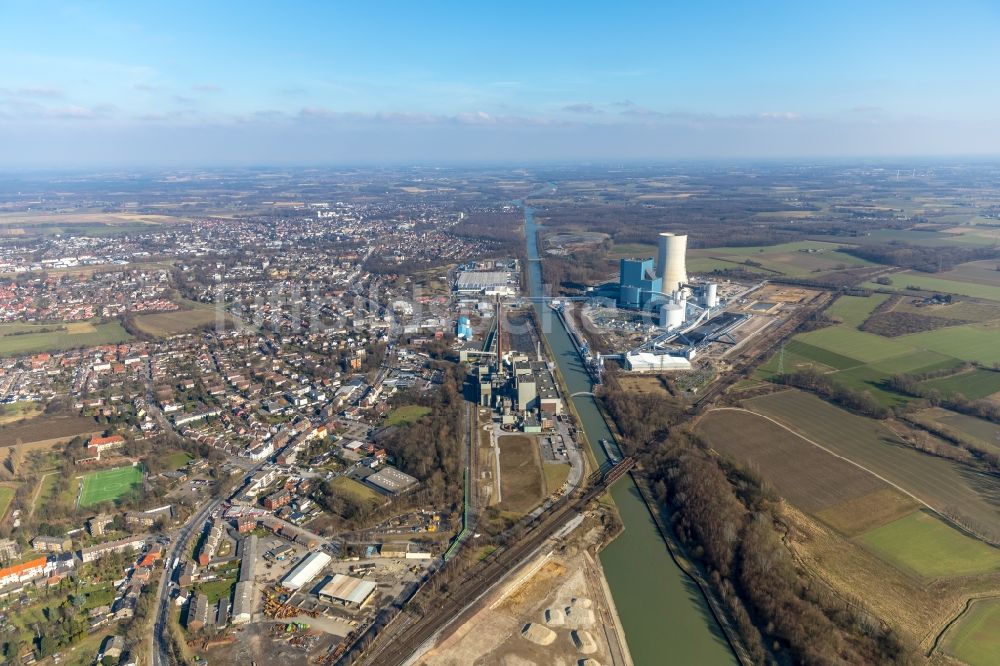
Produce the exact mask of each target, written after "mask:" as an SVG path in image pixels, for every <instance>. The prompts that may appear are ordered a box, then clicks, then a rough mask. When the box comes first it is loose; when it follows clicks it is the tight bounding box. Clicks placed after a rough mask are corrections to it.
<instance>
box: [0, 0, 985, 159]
mask: <svg viewBox="0 0 1000 666" xmlns="http://www.w3.org/2000/svg"><path fill="white" fill-rule="evenodd" d="M0 21H2V27H0V37H2V41H0V59H2V60H3V62H4V63H5V64H6V66H5V67H4V68H3V72H2V73H0V145H2V146H3V150H0V167H2V168H4V169H21V168H61V167H68V168H73V167H78V168H85V167H102V166H107V167H114V166H128V167H142V166H149V167H175V166H196V165H209V164H210V165H218V166H250V165H261V164H273V165H321V164H322V165H328V164H352V163H353V164H404V163H462V164H467V163H470V162H519V163H528V162H560V161H562V162H566V161H570V162H579V161H584V162H588V161H619V160H621V161H641V162H649V161H652V162H655V161H676V160H705V159H708V160H715V159H794V158H806V159H829V158H888V159H891V158H898V157H926V156H937V157H952V156H954V157H958V158H961V157H993V156H996V155H1000V123H997V120H998V118H997V115H998V112H997V109H998V108H1000V91H998V90H997V89H996V87H995V86H992V85H990V83H991V81H992V79H993V78H994V77H995V73H994V72H993V68H994V66H995V64H996V63H997V62H1000V45H998V44H997V42H996V40H995V39H993V35H994V33H995V31H996V28H997V27H998V26H1000V7H997V6H996V5H991V4H989V3H964V4H963V5H961V6H960V7H957V8H956V7H943V6H938V5H936V4H934V3H903V2H892V3H885V4H883V5H880V6H877V7H872V6H868V5H866V4H864V3H859V2H858V3H855V2H851V3H840V4H838V5H836V6H821V7H813V6H800V5H799V4H796V3H775V4H772V5H769V6H767V7H758V6H754V7H749V6H744V5H741V4H735V3H734V4H731V5H725V6H721V7H720V6H713V7H691V6H686V5H681V6H674V7H670V6H663V5H660V4H654V3H629V4H627V5H624V6H621V7H616V8H615V9H614V10H609V9H608V8H607V7H606V6H605V5H602V4H598V3H580V4H577V5H574V7H573V11H563V10H560V9H554V8H546V7H542V8H538V7H534V6H532V5H529V4H527V3H513V4H509V5H505V7H504V13H503V14H498V13H494V12H492V11H491V10H490V9H489V8H484V7H475V6H472V7H469V6H466V5H464V4H457V3H443V4H441V5H434V6H428V7H424V6H419V7H418V6H414V5H410V4H406V3H387V4H382V5H379V6H378V7H374V6H337V5H334V6H329V5H327V4H325V3H310V2H305V3H298V4H296V5H295V6H294V7H291V8H289V7H282V8H278V7H272V6H245V5H242V4H239V3H219V4H212V5H210V6H205V5H203V4H196V3H190V2H182V3H177V4H172V5H170V6H169V7H146V6H136V5H134V4H128V3H122V2H107V3H87V4H68V5H67V4H62V3H46V2H35V3H17V4H14V5H9V4H8V5H6V6H4V7H3V8H0Z"/></svg>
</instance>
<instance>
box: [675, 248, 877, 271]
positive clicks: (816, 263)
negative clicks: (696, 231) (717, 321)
mask: <svg viewBox="0 0 1000 666" xmlns="http://www.w3.org/2000/svg"><path fill="white" fill-rule="evenodd" d="M841 247H843V246H842V245H839V244H835V243H820V242H816V241H800V242H796V243H783V244H781V245H771V246H754V247H715V248H703V249H697V250H691V252H690V256H689V264H688V265H689V268H690V267H691V265H692V264H691V262H702V261H714V262H716V264H715V265H714V266H713V268H716V267H718V268H724V267H725V265H726V263H727V262H726V260H729V261H732V262H733V263H732V264H729V267H731V268H732V267H737V266H740V265H742V264H743V262H744V261H746V260H747V259H749V260H751V261H754V262H757V263H759V264H760V265H761V268H760V269H758V270H766V271H770V272H774V273H780V274H783V275H789V276H796V277H805V276H809V275H815V274H817V273H824V272H829V271H833V270H838V269H842V268H855V267H859V266H871V265H873V264H872V263H871V262H868V261H866V260H864V259H860V258H858V257H854V256H851V255H849V254H846V253H844V252H840V251H839V248H841ZM696 265H697V264H696ZM690 270H692V271H698V270H701V271H704V270H706V269H705V268H703V267H702V265H699V268H690ZM708 270H711V269H708Z"/></svg>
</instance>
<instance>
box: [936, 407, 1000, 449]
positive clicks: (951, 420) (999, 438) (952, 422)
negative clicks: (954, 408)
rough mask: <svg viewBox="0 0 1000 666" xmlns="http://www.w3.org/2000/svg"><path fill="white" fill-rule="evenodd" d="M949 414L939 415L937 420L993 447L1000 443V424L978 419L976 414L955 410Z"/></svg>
mask: <svg viewBox="0 0 1000 666" xmlns="http://www.w3.org/2000/svg"><path fill="white" fill-rule="evenodd" d="M947 414H948V415H947V416H941V417H939V418H938V419H937V421H939V422H940V423H943V424H944V425H946V426H949V427H951V428H954V429H956V430H958V431H959V432H961V433H963V434H965V435H968V436H969V437H972V438H974V439H978V440H979V441H981V442H983V443H984V444H989V445H991V446H993V447H997V446H998V445H1000V425H998V424H996V423H993V422H992V421H987V420H986V419H978V418H976V417H975V416H966V415H965V414H955V413H953V412H947Z"/></svg>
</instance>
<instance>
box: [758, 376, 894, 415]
mask: <svg viewBox="0 0 1000 666" xmlns="http://www.w3.org/2000/svg"><path fill="white" fill-rule="evenodd" d="M774 381H776V382H777V383H779V384H785V385H787V386H794V387H796V388H800V389H804V390H806V391H809V392H811V393H815V394H816V395H818V396H819V397H821V398H823V399H824V400H829V401H830V402H832V403H835V404H837V405H840V406H841V407H843V408H845V409H848V410H850V411H852V412H857V413H858V414H861V415H863V416H868V417H871V418H873V419H887V418H889V417H890V416H891V415H892V410H891V409H889V408H888V407H886V406H885V405H883V404H882V403H880V402H879V401H878V400H877V399H876V398H875V396H873V395H872V394H871V393H870V392H868V391H858V390H855V389H851V388H847V387H845V386H841V385H840V384H838V383H836V382H835V381H833V380H832V379H830V378H829V377H827V376H826V375H824V374H823V373H821V372H819V371H818V370H816V369H815V368H802V369H799V370H795V371H794V372H788V373H785V374H782V375H778V376H777V377H775V380H774Z"/></svg>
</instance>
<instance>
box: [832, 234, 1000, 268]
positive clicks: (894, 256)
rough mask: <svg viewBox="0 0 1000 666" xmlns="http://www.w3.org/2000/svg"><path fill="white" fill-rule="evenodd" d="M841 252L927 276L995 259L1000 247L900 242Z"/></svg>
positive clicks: (862, 246) (852, 248)
mask: <svg viewBox="0 0 1000 666" xmlns="http://www.w3.org/2000/svg"><path fill="white" fill-rule="evenodd" d="M841 251H842V252H846V253H847V254H851V255H854V256H855V257H859V258H861V259H866V260H868V261H871V262H874V263H876V264H883V265H886V266H899V267H901V268H909V269H912V270H915V271H921V272H923V273H940V272H942V271H950V270H951V269H953V268H955V266H957V265H958V264H964V263H966V262H968V261H979V260H981V259H995V258H997V257H998V256H1000V248H997V247H996V246H990V247H947V246H940V245H934V246H927V245H911V244H909V243H902V242H898V241H896V242H891V243H881V244H877V245H856V246H853V245H852V246H848V247H844V248H841Z"/></svg>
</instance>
